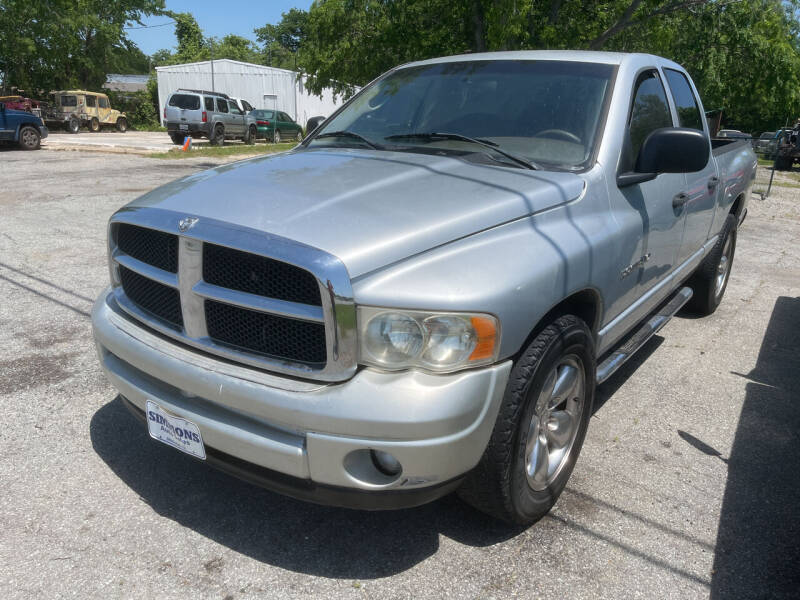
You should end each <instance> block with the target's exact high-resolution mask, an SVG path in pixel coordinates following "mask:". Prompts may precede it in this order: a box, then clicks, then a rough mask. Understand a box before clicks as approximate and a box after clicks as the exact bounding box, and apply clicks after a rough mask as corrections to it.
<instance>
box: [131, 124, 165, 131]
mask: <svg viewBox="0 0 800 600" xmlns="http://www.w3.org/2000/svg"><path fill="white" fill-rule="evenodd" d="M128 130H130V131H166V130H167V128H166V127H162V126H161V125H145V124H139V125H130V124H129V125H128Z"/></svg>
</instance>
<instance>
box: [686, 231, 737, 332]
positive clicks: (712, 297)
mask: <svg viewBox="0 0 800 600" xmlns="http://www.w3.org/2000/svg"><path fill="white" fill-rule="evenodd" d="M737 226H738V221H737V220H736V215H728V216H727V218H726V219H725V223H724V224H723V226H722V231H721V232H720V235H719V239H718V240H717V243H716V244H714V248H712V249H711V252H709V254H708V256H706V258H705V259H704V260H703V262H702V263H701V264H700V266H699V267H697V270H696V271H695V272H694V274H693V275H692V276H691V278H690V279H689V287H691V288H692V291H693V292H694V294H693V295H692V298H691V300H689V302H688V303H687V305H686V308H687V309H688V310H689V311H690V312H693V313H695V314H698V315H703V316H705V315H710V314H711V313H713V312H714V311H715V310H717V307H718V306H719V305H720V303H721V302H722V297H723V296H724V295H725V290H726V289H727V288H728V281H730V273H731V269H732V267H733V257H734V255H735V253H736V228H737ZM723 258H724V263H723ZM723 269H724V272H723V271H722V270H723ZM720 276H722V278H721V279H720Z"/></svg>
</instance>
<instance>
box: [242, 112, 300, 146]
mask: <svg viewBox="0 0 800 600" xmlns="http://www.w3.org/2000/svg"><path fill="white" fill-rule="evenodd" d="M251 114H252V115H253V116H254V117H255V118H256V123H257V124H258V137H259V138H264V139H267V140H270V141H272V142H275V143H276V144H278V143H280V142H281V141H283V140H297V141H298V142H299V141H301V140H302V139H303V128H302V127H301V126H300V125H299V124H297V123H295V122H294V119H292V118H291V117H290V116H289V115H287V114H286V113H285V112H282V111H279V110H265V109H259V110H254V111H253V112H252V113H251Z"/></svg>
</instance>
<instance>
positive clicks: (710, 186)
mask: <svg viewBox="0 0 800 600" xmlns="http://www.w3.org/2000/svg"><path fill="white" fill-rule="evenodd" d="M718 183H719V177H717V176H716V175H713V176H712V177H710V178H709V179H708V189H710V190H713V189H714V188H715V187H717V184H718Z"/></svg>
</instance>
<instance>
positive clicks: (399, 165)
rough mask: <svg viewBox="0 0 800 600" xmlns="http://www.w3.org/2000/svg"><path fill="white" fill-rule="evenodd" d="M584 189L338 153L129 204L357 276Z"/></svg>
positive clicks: (169, 189)
mask: <svg viewBox="0 0 800 600" xmlns="http://www.w3.org/2000/svg"><path fill="white" fill-rule="evenodd" d="M583 187H584V182H583V180H582V179H581V178H580V177H579V176H577V175H575V174H571V173H561V172H546V171H530V170H527V169H517V168H511V167H495V166H491V165H483V164H476V163H472V162H467V161H465V160H462V159H459V158H454V157H443V156H431V155H427V154H414V153H408V152H385V151H373V150H355V149H342V148H336V149H319V150H301V151H293V152H288V153H284V154H278V155H271V156H266V157H258V158H255V159H249V160H245V161H241V162H237V163H233V164H228V165H223V166H220V167H217V168H214V169H211V170H208V171H203V172H200V173H196V174H193V175H190V176H188V177H185V178H183V179H179V180H177V181H174V182H172V183H169V184H167V185H165V186H162V187H160V188H158V189H156V190H153V191H152V192H150V193H148V194H146V195H144V196H142V197H141V198H139V199H138V200H135V201H134V202H133V203H131V205H130V206H141V207H144V206H150V207H154V208H161V209H166V210H172V211H178V212H184V213H186V215H187V216H193V217H198V218H200V219H202V218H204V217H206V218H213V219H217V220H220V221H224V222H229V223H232V224H235V225H238V226H241V227H248V228H251V229H256V230H259V231H264V232H269V233H272V234H275V235H279V236H282V237H285V238H289V239H292V240H295V241H298V242H301V243H303V244H307V245H309V246H314V247H316V248H319V249H321V250H324V251H326V252H329V253H330V254H333V255H335V256H337V257H339V259H341V260H342V261H343V262H344V264H345V265H346V266H347V269H348V272H349V273H350V276H351V277H353V278H355V277H358V276H360V275H363V274H365V273H369V272H371V271H374V270H376V269H379V268H381V267H383V266H386V265H389V264H392V263H395V262H397V261H400V260H403V259H404V258H407V257H409V256H413V255H415V254H419V253H420V252H424V251H426V250H430V249H432V248H435V247H437V246H441V245H442V244H446V243H448V242H451V241H453V240H456V239H459V238H463V237H466V236H468V235H471V234H474V233H477V232H479V231H482V230H484V229H489V228H491V227H495V226H497V225H501V224H503V223H507V222H509V221H513V220H515V219H519V218H521V217H524V216H526V215H530V214H532V213H536V212H541V211H543V210H547V209H550V208H553V207H555V206H558V205H561V204H565V203H567V202H570V201H571V200H574V199H576V198H577V197H578V196H579V195H580V194H581V193H582V190H583Z"/></svg>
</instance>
